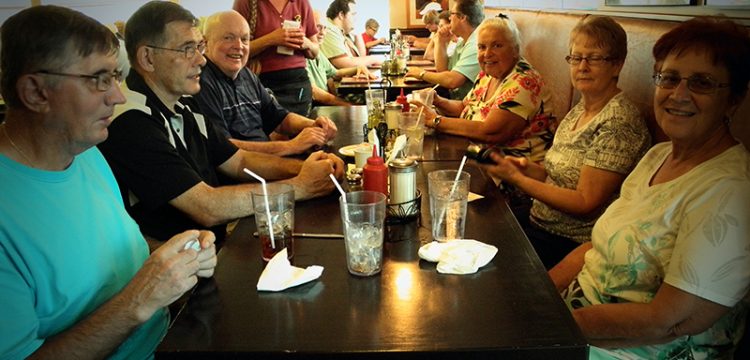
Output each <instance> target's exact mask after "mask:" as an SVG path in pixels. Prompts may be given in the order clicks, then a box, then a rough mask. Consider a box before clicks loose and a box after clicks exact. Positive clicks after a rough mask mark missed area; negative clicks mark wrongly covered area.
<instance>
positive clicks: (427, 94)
mask: <svg viewBox="0 0 750 360" xmlns="http://www.w3.org/2000/svg"><path fill="white" fill-rule="evenodd" d="M411 95H412V98H413V99H414V100H416V101H419V102H421V103H422V104H424V106H426V107H428V108H432V100H433V99H434V97H435V91H434V90H432V89H426V90H419V91H412V93H411Z"/></svg>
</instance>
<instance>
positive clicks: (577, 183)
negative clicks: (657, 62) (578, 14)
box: [489, 16, 651, 269]
mask: <svg viewBox="0 0 750 360" xmlns="http://www.w3.org/2000/svg"><path fill="white" fill-rule="evenodd" d="M569 49H570V55H568V56H567V57H566V58H565V59H566V60H567V61H568V63H570V81H571V83H572V84H573V87H575V89H576V90H578V91H579V92H580V93H581V101H580V102H579V103H578V104H576V105H575V106H574V107H573V108H572V109H571V110H570V112H568V114H567V115H566V116H565V118H564V119H563V120H562V122H560V126H559V127H558V129H557V133H556V134H555V139H554V141H553V143H552V147H551V148H550V149H549V151H548V152H547V155H546V157H545V159H544V165H540V164H534V163H528V162H527V161H526V159H525V158H514V157H506V158H505V159H500V160H499V161H498V164H497V166H493V167H489V171H490V173H491V174H493V175H495V176H497V177H499V178H501V179H503V180H504V181H506V182H508V183H511V184H513V185H514V186H516V188H518V189H520V190H522V191H524V192H525V193H527V194H529V195H530V196H531V197H533V198H534V203H533V205H532V207H531V216H530V217H529V215H528V214H526V213H524V211H523V210H520V211H518V209H514V210H516V216H517V217H519V221H520V222H521V223H522V225H523V227H524V230H525V232H526V235H527V237H528V238H529V241H531V243H532V245H533V246H534V248H535V249H536V252H537V254H538V255H539V258H540V259H541V260H542V263H543V264H544V265H545V267H547V268H548V269H549V268H551V267H552V266H554V265H555V264H557V263H558V262H560V260H562V258H563V257H565V255H567V254H568V253H569V252H570V251H571V250H573V249H575V248H576V247H578V245H580V244H581V243H583V242H587V241H589V240H591V228H592V227H593V226H594V222H595V221H596V219H597V218H599V216H600V215H601V213H602V212H603V211H604V209H606V207H607V205H609V204H610V203H611V202H612V201H613V200H614V199H615V197H616V195H617V192H618V190H619V189H620V184H622V181H623V180H624V179H625V176H627V174H628V173H629V172H630V170H632V169H633V167H634V166H635V164H636V163H638V160H640V158H641V157H642V156H643V154H644V153H645V152H646V150H648V147H649V146H650V145H651V143H650V136H649V133H648V129H647V128H646V124H645V122H644V121H643V118H642V117H641V115H640V113H639V112H638V109H637V108H636V106H635V105H634V104H633V103H632V102H631V101H630V100H628V99H627V98H626V97H625V95H623V93H622V91H621V90H620V89H619V88H618V87H617V80H618V78H619V75H620V70H621V69H622V66H623V64H624V62H625V56H626V55H627V51H628V41H627V35H626V34H625V30H623V28H622V27H621V26H620V25H619V24H618V23H616V22H615V21H614V20H612V19H611V18H609V17H603V16H588V17H585V18H583V19H582V20H581V21H580V22H579V23H578V24H576V26H575V27H574V28H573V30H572V31H571V34H570V43H569ZM527 219H529V220H530V221H527Z"/></svg>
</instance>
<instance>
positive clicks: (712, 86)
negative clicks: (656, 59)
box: [654, 72, 729, 94]
mask: <svg viewBox="0 0 750 360" xmlns="http://www.w3.org/2000/svg"><path fill="white" fill-rule="evenodd" d="M682 80H687V87H688V89H689V90H690V91H692V92H694V93H697V94H713V93H714V92H716V90H717V89H718V88H725V87H729V83H720V82H718V81H716V80H714V78H712V77H711V76H709V75H693V76H690V77H681V76H680V75H677V74H674V73H664V72H658V73H656V74H654V84H655V85H656V86H658V87H660V88H662V89H674V88H676V87H677V86H678V85H680V83H681V82H682Z"/></svg>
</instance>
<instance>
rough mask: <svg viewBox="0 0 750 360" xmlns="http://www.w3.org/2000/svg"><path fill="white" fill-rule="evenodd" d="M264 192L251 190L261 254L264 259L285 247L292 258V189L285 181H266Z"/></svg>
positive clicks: (259, 188)
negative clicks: (277, 182)
mask: <svg viewBox="0 0 750 360" xmlns="http://www.w3.org/2000/svg"><path fill="white" fill-rule="evenodd" d="M266 193H267V195H265V194H264V193H263V188H262V187H258V188H257V189H255V190H253V191H252V197H253V208H254V209H255V225H256V227H257V228H258V237H259V238H260V242H261V248H262V254H261V256H262V257H263V261H266V262H267V261H269V260H271V258H273V256H274V255H276V253H278V252H279V251H281V250H283V249H284V248H286V249H287V257H288V258H289V259H290V260H291V259H292V258H293V257H294V237H293V236H292V231H293V230H294V188H293V187H292V186H291V185H287V184H267V185H266ZM272 235H273V236H272Z"/></svg>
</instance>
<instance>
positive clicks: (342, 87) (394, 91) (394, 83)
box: [334, 60, 434, 101]
mask: <svg viewBox="0 0 750 360" xmlns="http://www.w3.org/2000/svg"><path fill="white" fill-rule="evenodd" d="M419 61H421V60H419ZM412 66H416V67H421V68H426V69H434V64H432V65H422V64H420V65H407V67H412ZM370 71H371V72H372V73H373V74H374V75H375V76H377V79H375V80H369V81H368V80H367V79H355V78H345V79H341V80H337V81H335V82H334V86H335V87H336V92H337V94H338V96H340V97H344V96H346V95H348V94H364V92H365V90H367V89H385V90H386V93H387V94H386V101H394V100H396V97H397V96H398V95H399V94H400V93H401V90H403V91H404V95H407V94H410V93H411V92H412V91H415V90H421V89H426V88H429V87H432V86H434V85H433V84H430V83H428V82H426V81H422V80H419V79H417V78H411V77H406V76H404V75H383V71H382V69H380V68H375V69H370Z"/></svg>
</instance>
